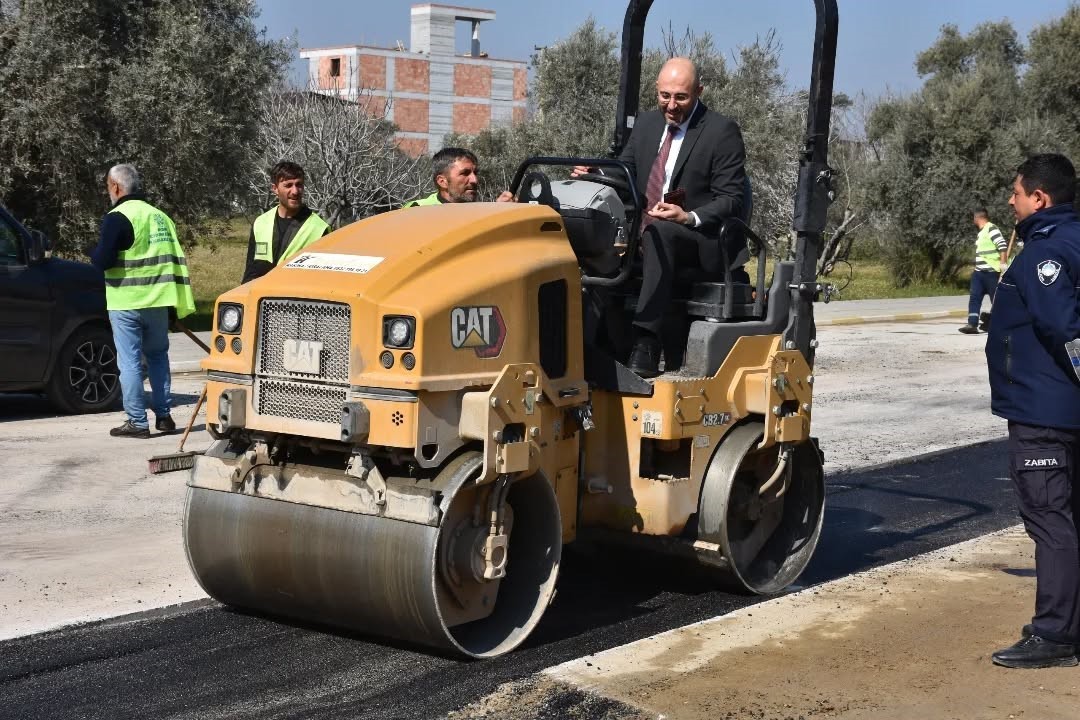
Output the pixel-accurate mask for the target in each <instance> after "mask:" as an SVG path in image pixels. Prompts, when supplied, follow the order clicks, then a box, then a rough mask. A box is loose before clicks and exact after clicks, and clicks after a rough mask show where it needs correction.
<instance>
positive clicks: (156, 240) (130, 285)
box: [105, 200, 195, 318]
mask: <svg viewBox="0 0 1080 720" xmlns="http://www.w3.org/2000/svg"><path fill="white" fill-rule="evenodd" d="M109 212H115V213H120V214H121V215H123V216H124V217H126V218H127V219H128V222H130V223H131V230H132V232H133V233H134V236H135V241H134V242H133V243H132V244H131V247H130V248H128V249H127V250H121V251H120V252H119V254H118V255H117V258H116V264H115V265H113V266H112V267H110V268H109V269H108V270H106V271H105V304H106V306H107V307H108V309H109V310H141V309H143V308H153V307H175V308H176V316H177V317H181V318H182V317H186V316H188V315H190V314H191V313H193V312H195V297H194V296H193V295H192V293H191V279H190V277H189V276H188V267H187V258H186V257H184V249H183V248H182V247H180V241H179V240H178V239H177V237H176V226H175V225H173V221H172V220H170V219H169V216H168V215H166V214H165V213H163V212H161V211H160V210H158V209H157V208H156V207H154V206H153V205H151V204H150V203H147V202H145V201H143V200H125V201H124V202H122V203H120V204H119V205H117V206H116V207H114V208H113V209H112V210H110V211H109Z"/></svg>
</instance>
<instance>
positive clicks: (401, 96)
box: [300, 3, 527, 155]
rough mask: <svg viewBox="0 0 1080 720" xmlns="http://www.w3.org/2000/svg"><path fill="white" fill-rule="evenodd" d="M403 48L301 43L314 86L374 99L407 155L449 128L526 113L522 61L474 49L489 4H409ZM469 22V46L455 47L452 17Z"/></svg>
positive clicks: (436, 142)
mask: <svg viewBox="0 0 1080 720" xmlns="http://www.w3.org/2000/svg"><path fill="white" fill-rule="evenodd" d="M411 16H412V17H411V20H412V23H411V32H410V44H409V49H408V50H405V49H404V47H401V46H400V43H399V47H398V48H396V49H394V48H379V47H370V46H365V45H346V46H341V47H331V48H306V49H303V50H301V51H300V57H301V58H304V59H306V60H307V61H308V75H309V78H310V81H311V83H312V86H313V87H315V88H317V89H318V90H319V91H320V92H325V93H327V94H333V95H335V96H337V97H341V98H346V99H348V100H353V101H357V100H358V99H359V101H360V102H362V103H365V104H368V105H373V104H374V105H376V106H377V107H375V108H372V109H373V111H376V112H380V113H381V111H382V109H383V107H384V106H385V105H386V104H387V103H388V102H389V108H388V111H387V117H388V119H389V120H392V121H393V122H394V123H395V124H397V126H398V128H399V132H398V142H399V144H400V146H401V148H402V149H403V150H405V151H406V152H409V153H410V154H413V155H419V154H421V153H426V152H435V151H436V150H438V149H439V148H441V147H442V145H443V138H444V136H445V135H446V134H447V133H450V132H459V133H475V132H479V131H480V130H484V129H486V128H488V127H491V126H500V125H504V126H505V125H510V124H511V123H512V122H518V121H521V120H523V119H524V117H525V90H526V86H527V73H526V64H525V62H524V61H521V60H496V59H494V58H489V57H488V56H487V54H486V53H483V52H481V51H480V31H479V28H480V23H482V22H485V21H488V20H494V19H495V12H494V11H492V10H480V9H475V8H463V7H455V6H452V5H436V4H431V3H424V4H420V5H413V6H412V9H411ZM458 22H468V23H471V24H472V47H471V48H470V51H469V52H468V53H467V54H456V53H455V51H454V31H455V27H456V23H458Z"/></svg>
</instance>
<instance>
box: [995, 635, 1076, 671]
mask: <svg viewBox="0 0 1080 720" xmlns="http://www.w3.org/2000/svg"><path fill="white" fill-rule="evenodd" d="M1025 629H1026V628H1025ZM991 659H992V660H993V661H994V664H995V665H1001V666H1002V667H1007V668H1047V667H1072V666H1074V665H1076V664H1077V659H1076V646H1075V645H1073V644H1072V643H1061V642H1055V641H1053V640H1047V639H1046V638H1042V637H1039V636H1038V635H1034V634H1031V635H1027V636H1025V637H1022V638H1020V641H1019V642H1017V643H1016V644H1015V645H1010V646H1009V647H1007V648H1005V649H1004V650H998V651H997V652H996V653H994V654H993V655H992V656H991Z"/></svg>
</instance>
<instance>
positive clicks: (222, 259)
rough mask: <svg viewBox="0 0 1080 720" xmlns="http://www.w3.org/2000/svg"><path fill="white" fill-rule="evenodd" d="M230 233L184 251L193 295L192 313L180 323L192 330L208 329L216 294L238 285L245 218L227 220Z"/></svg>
mask: <svg viewBox="0 0 1080 720" xmlns="http://www.w3.org/2000/svg"><path fill="white" fill-rule="evenodd" d="M230 226H231V228H232V233H231V234H230V236H229V237H228V238H227V239H226V240H225V241H224V242H219V243H218V244H217V245H215V246H213V247H210V246H201V245H200V246H198V247H194V248H191V249H190V250H188V251H187V259H188V271H189V272H190V274H191V290H192V292H193V293H194V295H195V314H194V315H191V316H189V317H188V318H187V319H186V320H185V321H184V324H185V325H187V326H188V327H189V328H191V329H192V330H209V329H210V325H211V322H210V321H211V316H212V315H213V312H214V301H215V300H217V297H218V295H220V294H221V293H223V292H225V291H226V290H231V289H233V288H234V287H236V286H237V285H239V284H240V278H241V277H243V275H244V260H245V258H246V257H247V240H248V230H249V229H250V225H249V224H248V223H247V222H246V221H241V220H237V221H235V222H231V223H230Z"/></svg>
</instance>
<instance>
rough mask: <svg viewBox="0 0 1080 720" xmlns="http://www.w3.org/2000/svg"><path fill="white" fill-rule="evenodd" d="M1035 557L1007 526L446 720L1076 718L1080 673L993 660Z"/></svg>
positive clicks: (1017, 614)
mask: <svg viewBox="0 0 1080 720" xmlns="http://www.w3.org/2000/svg"><path fill="white" fill-rule="evenodd" d="M1033 567H1034V560H1033V546H1032V545H1031V543H1030V541H1028V539H1027V537H1026V536H1025V535H1024V534H1023V532H1022V530H1020V529H1019V528H1012V529H1010V530H1006V531H1003V532H1000V533H996V534H994V535H990V536H987V537H984V538H979V539H976V540H973V541H969V542H966V543H963V544H961V545H955V546H953V547H950V548H945V549H943V550H940V551H937V552H934V553H931V554H929V555H924V556H922V557H919V558H914V559H912V560H907V561H903V562H900V563H896V564H893V565H888V566H884V567H881V568H877V569H875V570H871V571H868V572H866V573H862V574H860V575H856V576H852V577H848V578H844V579H842V580H838V581H835V582H832V583H828V584H826V585H822V586H818V587H815V588H811V589H808V590H805V591H802V592H800V593H796V594H793V595H789V596H786V597H783V598H778V599H776V600H772V601H769V602H767V603H763V604H759V605H755V606H753V607H749V608H746V609H744V610H740V611H738V612H735V613H732V614H730V615H725V616H723V617H720V618H714V619H712V620H707V621H704V622H702V623H698V624H695V625H691V626H688V627H685V628H680V629H678V630H674V631H671V632H668V633H663V634H661V635H657V636H654V637H652V638H646V639H644V640H641V641H638V642H636V643H632V644H630V645H627V646H624V647H621V648H616V649H613V650H610V651H607V652H604V653H600V654H598V655H593V656H586V657H584V658H581V659H579V660H574V661H572V662H569V663H566V664H564V665H561V666H558V667H555V668H552V669H550V670H548V671H546V672H545V673H544V675H543V676H542V677H541V678H539V679H537V680H532V681H529V682H526V683H518V684H515V685H508V686H505V687H503V688H501V689H500V690H499V691H498V692H496V693H495V694H493V695H491V696H489V697H487V698H485V699H484V700H482V701H480V702H478V703H476V704H475V705H473V706H470V707H469V708H465V709H464V710H462V711H461V712H460V713H457V714H455V717H456V718H502V719H504V720H514V719H517V718H539V717H548V716H550V717H560V716H561V717H574V718H578V717H580V718H587V717H588V718H609V719H611V720H616V719H618V720H629V719H631V718H633V719H634V720H640V719H644V718H653V719H654V720H655V719H657V718H664V719H667V720H744V719H752V720H787V719H789V718H790V719H791V720H797V719H804V720H811V719H818V718H844V719H846V720H855V719H857V718H858V719H862V718H867V719H869V718H874V720H915V719H918V720H922V719H923V718H933V719H935V720H937V719H945V718H950V719H951V718H956V719H957V720H983V719H985V720H991V719H993V720H997V719H999V718H1000V719H1002V720H1006V719H1008V718H1038V719H1039V720H1057V719H1058V718H1060V719H1061V720H1066V719H1069V720H1074V719H1075V718H1076V717H1078V715H1080V711H1078V710H1077V708H1078V707H1080V668H1055V669H1047V670H1027V671H1025V670H1007V669H1004V668H999V667H995V666H994V665H992V664H991V662H990V659H989V656H990V653H991V652H993V651H994V650H996V649H997V648H999V647H1004V646H1006V645H1009V644H1011V643H1012V642H1014V641H1015V640H1016V639H1018V637H1019V630H1020V626H1021V625H1022V624H1023V623H1025V622H1027V621H1028V619H1029V618H1030V615H1031V605H1032V600H1033V597H1034V577H1033ZM1011 628H1014V629H1015V631H1008V630H1003V629H1011ZM559 703H563V704H566V703H569V704H570V706H571V709H570V710H569V711H567V712H565V713H563V714H561V715H549V714H548V711H549V710H550V708H551V706H552V704H559Z"/></svg>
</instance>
